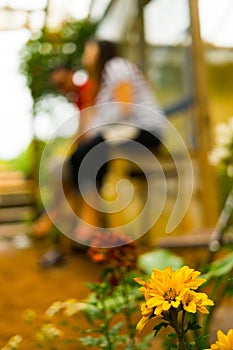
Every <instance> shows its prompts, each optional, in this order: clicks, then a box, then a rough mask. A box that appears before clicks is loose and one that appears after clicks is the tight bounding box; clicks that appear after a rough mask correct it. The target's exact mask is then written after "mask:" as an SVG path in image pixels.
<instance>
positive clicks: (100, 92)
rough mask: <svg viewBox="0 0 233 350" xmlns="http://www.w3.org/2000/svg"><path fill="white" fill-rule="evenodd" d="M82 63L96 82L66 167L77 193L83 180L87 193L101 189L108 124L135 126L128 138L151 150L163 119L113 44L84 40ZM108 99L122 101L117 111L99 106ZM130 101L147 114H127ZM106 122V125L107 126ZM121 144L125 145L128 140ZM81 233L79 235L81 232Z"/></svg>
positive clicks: (96, 221) (94, 217)
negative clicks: (97, 150)
mask: <svg viewBox="0 0 233 350" xmlns="http://www.w3.org/2000/svg"><path fill="white" fill-rule="evenodd" d="M82 62H83V67H84V69H86V70H87V72H88V73H89V74H90V76H91V77H93V78H94V80H95V81H96V82H97V86H98V89H97V93H96V96H95V100H94V104H93V107H94V108H92V113H89V116H90V119H89V120H87V121H86V126H87V128H86V133H85V140H84V141H83V142H81V143H80V144H79V146H78V148H77V149H76V150H75V152H74V153H73V154H72V155H71V157H70V166H71V174H72V177H73V182H74V184H75V186H76V189H77V193H80V185H81V186H82V187H84V188H85V183H86V188H87V190H88V192H89V193H91V192H92V188H93V189H94V188H95V187H96V188H97V189H98V190H100V189H101V187H102V185H103V181H104V176H105V174H106V173H107V171H108V155H109V152H110V149H109V144H108V142H105V141H106V140H107V139H108V134H109V133H110V134H111V132H113V133H114V130H116V129H118V131H119V128H116V126H114V125H113V124H112V123H118V122H122V123H124V121H127V122H129V123H132V124H133V125H137V126H135V127H134V130H133V131H132V130H131V136H129V139H132V140H134V141H136V142H138V143H140V144H141V145H143V146H145V147H148V148H149V149H153V150H155V149H156V148H158V147H159V145H160V138H161V135H162V132H163V120H162V118H160V117H158V113H159V114H160V115H161V114H163V113H162V111H161V109H160V107H159V105H158V103H157V102H156V99H155V96H154V92H153V90H152V88H151V86H150V84H149V82H148V81H147V79H146V78H145V76H144V75H143V73H142V72H141V71H140V70H139V69H138V67H137V66H136V65H135V64H133V63H132V62H130V61H129V60H127V59H125V58H123V57H121V55H120V54H119V48H118V46H117V44H116V43H114V42H110V41H107V40H97V39H92V40H90V41H88V42H87V43H86V45H85V49H84V54H83V60H82ZM112 102H121V103H122V104H120V106H119V111H118V113H114V112H113V110H112V106H111V105H110V108H109V109H106V108H105V107H103V108H102V106H106V104H108V103H112ZM132 104H133V105H139V106H143V107H146V108H148V113H146V109H145V113H144V115H142V110H140V109H139V111H138V112H135V111H134V113H131V112H132V111H131V107H130V106H131V105H132ZM151 111H154V112H157V113H152V112H151ZM103 124H105V125H103ZM106 124H109V128H108V127H107V126H106ZM124 128H125V125H123V126H122V130H123V129H124ZM110 138H111V137H110ZM125 144H126V145H127V144H128V146H129V143H128V142H125ZM97 145H101V153H100V154H99V155H98V156H99V157H98V158H99V159H96V158H95V156H93V157H92V158H91V161H90V162H89V164H88V167H87V169H86V171H84V172H83V173H82V175H80V172H79V170H80V166H81V164H82V162H83V160H84V158H85V157H86V155H87V154H88V153H89V151H91V150H92V149H93V148H95V147H96V146H97ZM100 159H101V163H102V164H103V165H102V167H101V168H100V169H99V171H98V172H97V176H96V183H92V173H93V170H94V169H95V167H96V164H97V163H98V162H99V160H100ZM83 206H84V207H83V210H82V209H80V207H79V209H80V212H79V215H80V217H81V218H82V219H83V220H84V221H85V220H86V217H87V216H89V218H91V220H89V221H88V220H87V222H88V223H89V224H91V225H93V226H97V227H98V226H99V227H102V226H101V221H100V219H101V218H100V216H99V214H98V213H97V211H95V210H94V209H92V208H91V207H88V206H87V204H85V203H83ZM88 212H89V214H88V215H87V213H88ZM85 214H86V215H85ZM86 229H87V228H86ZM77 230H80V232H82V231H83V228H82V227H81V225H80V227H79V226H78V227H77ZM81 235H82V236H83V233H81Z"/></svg>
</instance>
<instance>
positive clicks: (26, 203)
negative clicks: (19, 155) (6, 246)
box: [0, 171, 35, 237]
mask: <svg viewBox="0 0 233 350" xmlns="http://www.w3.org/2000/svg"><path fill="white" fill-rule="evenodd" d="M34 205H35V196H34V183H33V181H31V180H26V179H24V177H23V174H22V173H21V172H19V171H11V172H1V173H0V236H1V237H3V236H4V237H5V236H7V237H9V236H11V235H13V234H14V233H15V232H17V230H19V231H20V232H22V231H23V230H24V224H25V222H27V221H29V220H31V219H32V218H33V217H34V215H35V210H34Z"/></svg>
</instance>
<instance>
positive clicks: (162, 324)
mask: <svg viewBox="0 0 233 350" xmlns="http://www.w3.org/2000/svg"><path fill="white" fill-rule="evenodd" d="M168 326H169V323H167V322H161V323H159V324H158V325H157V326H155V327H154V328H153V331H155V333H154V337H156V335H157V334H158V333H159V331H160V330H161V329H162V328H163V327H165V328H167V327H168Z"/></svg>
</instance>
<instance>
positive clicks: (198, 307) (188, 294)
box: [180, 289, 214, 314]
mask: <svg viewBox="0 0 233 350" xmlns="http://www.w3.org/2000/svg"><path fill="white" fill-rule="evenodd" d="M180 297H181V303H182V306H183V308H184V310H185V311H187V312H191V313H195V312H196V311H200V312H202V313H203V314H208V313H209V311H208V310H207V308H206V306H212V305H214V303H213V301H212V300H210V299H208V296H207V294H205V293H196V292H194V291H193V290H189V289H187V290H184V291H183V292H182V293H181V295H180Z"/></svg>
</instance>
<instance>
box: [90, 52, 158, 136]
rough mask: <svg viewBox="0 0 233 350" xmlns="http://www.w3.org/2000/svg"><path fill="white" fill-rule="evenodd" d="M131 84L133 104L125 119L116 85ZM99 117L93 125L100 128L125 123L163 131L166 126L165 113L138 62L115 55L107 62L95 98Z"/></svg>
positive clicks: (96, 117)
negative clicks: (116, 93)
mask: <svg viewBox="0 0 233 350" xmlns="http://www.w3.org/2000/svg"><path fill="white" fill-rule="evenodd" d="M124 83H130V85H131V86H132V92H133V93H132V104H130V112H129V115H127V118H126V119H124V118H122V106H121V103H114V102H118V101H116V97H115V94H114V92H115V90H116V88H117V86H120V85H121V84H124ZM95 106H96V111H97V113H96V116H95V118H94V120H93V121H92V126H98V130H99V131H101V130H102V128H104V126H103V124H108V123H114V122H122V121H123V122H124V123H125V122H126V123H129V124H133V125H135V126H136V127H138V128H142V129H146V130H148V131H154V132H156V133H157V134H158V135H160V134H161V132H162V129H163V125H164V115H163V112H162V110H161V109H160V107H159V105H158V104H157V101H156V98H155V96H154V93H153V91H152V88H151V87H150V85H149V83H148V82H147V80H146V79H145V77H144V76H143V74H142V73H141V72H140V70H139V69H138V68H137V66H136V65H134V64H133V63H131V62H130V61H128V60H127V59H124V58H120V57H115V58H112V59H111V60H109V61H108V62H107V63H106V64H105V68H104V71H103V75H102V81H101V84H100V89H99V92H98V94H97V96H96V101H95Z"/></svg>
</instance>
